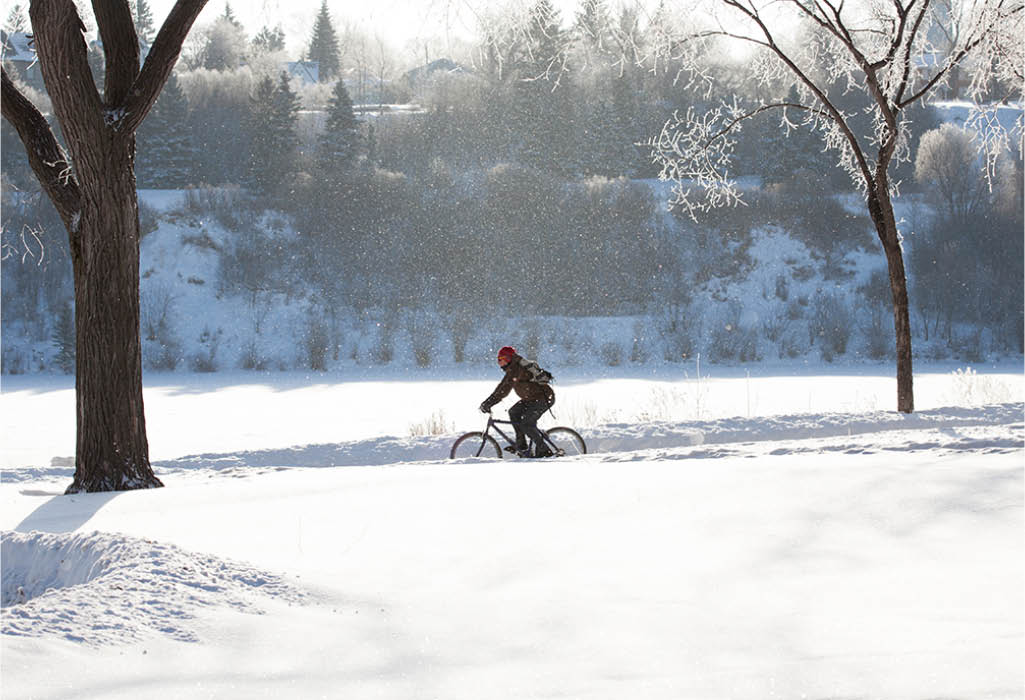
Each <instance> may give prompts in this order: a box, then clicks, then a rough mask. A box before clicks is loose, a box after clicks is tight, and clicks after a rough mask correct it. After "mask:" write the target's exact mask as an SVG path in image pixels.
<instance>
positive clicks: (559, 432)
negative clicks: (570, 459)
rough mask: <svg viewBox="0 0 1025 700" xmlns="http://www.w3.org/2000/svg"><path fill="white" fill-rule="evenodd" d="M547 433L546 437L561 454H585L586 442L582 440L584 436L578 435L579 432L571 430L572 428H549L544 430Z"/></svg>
mask: <svg viewBox="0 0 1025 700" xmlns="http://www.w3.org/2000/svg"><path fill="white" fill-rule="evenodd" d="M545 432H546V433H548V439H549V440H551V441H552V444H553V445H555V447H556V449H557V450H561V451H562V452H563V454H567V455H584V454H587V444H586V443H585V442H584V438H582V437H580V433H578V432H577V431H575V430H573V428H566V427H561V426H560V427H558V428H551V429H549V430H546V431H545Z"/></svg>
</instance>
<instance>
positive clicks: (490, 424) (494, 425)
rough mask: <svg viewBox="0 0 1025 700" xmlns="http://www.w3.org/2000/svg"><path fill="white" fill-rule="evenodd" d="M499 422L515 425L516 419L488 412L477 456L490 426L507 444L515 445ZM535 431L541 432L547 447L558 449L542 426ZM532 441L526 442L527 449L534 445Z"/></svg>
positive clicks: (482, 448)
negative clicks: (500, 416) (496, 416)
mask: <svg viewBox="0 0 1025 700" xmlns="http://www.w3.org/2000/svg"><path fill="white" fill-rule="evenodd" d="M499 423H502V424H504V425H516V421H511V420H502V419H500V418H495V417H494V416H493V415H491V414H490V413H488V424H487V425H486V426H485V427H484V431H483V435H482V438H483V439H482V440H481V441H480V448H479V449H478V450H477V456H478V457H480V453H481V452H483V451H484V445H486V444H487V437H488V434H489V433H490V432H491V429H492V428H494V429H495V432H496V433H498V434H499V435H501V436H502V438H503V439H504V440H505V441H506V443H507V444H509V445H513V446H515V445H516V439H515V438H510V437H509V436H508V435H506V434H505V431H504V430H502V429H501V428H499V427H498V424H499ZM537 431H538V432H539V433H541V439H542V440H544V442H545V443H547V444H548V446H549V447H550V448H551V449H552V450H557V449H558V447H556V445H555V443H554V442H552V441H551V440H550V439H549V437H548V433H547V432H546V431H545V430H544V429H542V428H538V429H537ZM528 440H529V438H528ZM532 443H533V440H530V441H529V442H528V447H527V449H528V450H529V449H530V448H531V447H534V446H533V445H532ZM534 449H537V448H536V447H534Z"/></svg>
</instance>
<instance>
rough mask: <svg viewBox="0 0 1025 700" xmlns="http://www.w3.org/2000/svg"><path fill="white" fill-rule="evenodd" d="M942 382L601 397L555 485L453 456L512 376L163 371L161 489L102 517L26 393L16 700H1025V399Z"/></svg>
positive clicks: (9, 595)
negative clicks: (486, 398) (479, 408)
mask: <svg viewBox="0 0 1025 700" xmlns="http://www.w3.org/2000/svg"><path fill="white" fill-rule="evenodd" d="M822 369H826V370H828V369H830V368H822ZM921 370H922V371H921V375H920V377H919V378H918V382H917V384H916V387H917V388H918V389H919V394H920V397H921V398H920V403H921V405H922V410H921V411H919V412H918V413H916V414H914V415H911V416H903V415H900V414H896V413H892V412H889V411H886V410H880V409H882V408H883V407H885V406H887V405H888V404H889V402H890V401H891V400H892V396H891V393H892V391H893V379H892V378H891V377H888V376H887V375H886V374H885V373H880V372H873V371H868V370H866V371H863V372H861V373H859V374H857V375H844V374H842V373H836V372H829V371H825V372H815V371H814V370H813V371H810V372H809V373H807V374H806V375H804V376H786V375H780V374H778V373H776V374H773V373H771V372H765V374H756V375H755V376H754V377H749V376H747V373H733V374H732V375H726V376H719V375H716V374H714V373H703V374H701V375H700V377H699V376H691V377H687V376H680V375H677V376H675V377H673V376H668V375H662V376H648V377H635V378H629V377H623V376H620V377H614V376H602V375H601V373H592V374H590V375H588V374H585V373H578V374H576V375H575V376H569V377H566V378H565V380H564V381H562V382H560V383H559V384H557V388H558V391H559V404H558V405H557V411H556V412H557V417H556V419H555V421H554V422H557V423H561V424H571V425H576V426H577V427H579V428H580V429H581V432H582V433H583V434H584V436H585V438H586V439H587V440H588V442H589V444H590V446H591V453H590V454H588V455H584V456H580V457H573V458H563V459H559V460H543V461H538V462H531V461H525V460H508V459H506V460H483V461H480V460H466V461H455V462H453V461H450V460H446V459H444V454H445V452H446V450H447V446H448V444H449V443H450V442H451V440H452V439H453V437H454V436H455V435H456V434H458V433H459V432H460V431H462V430H469V429H474V428H477V427H479V426H480V424H481V418H480V414H478V413H475V412H474V409H473V406H474V405H475V403H476V402H479V398H480V397H481V396H483V395H485V394H486V393H487V392H488V391H489V390H490V388H491V387H492V385H493V384H494V381H495V380H496V379H497V378H496V377H493V376H491V374H492V373H489V372H486V371H485V372H478V373H476V376H462V377H459V376H451V377H447V378H444V379H443V380H442V381H438V380H436V379H435V378H433V377H432V378H425V377H420V378H414V377H410V376H405V377H401V379H399V378H398V377H396V376H392V377H390V378H389V377H387V376H377V377H373V376H370V377H365V378H364V379H363V380H362V381H351V382H346V383H344V384H338V383H332V382H326V381H324V380H323V379H315V378H314V377H304V376H300V375H294V374H291V373H284V374H282V373H255V374H254V373H247V374H246V375H243V376H249V377H253V378H258V379H259V381H258V382H250V383H247V384H235V383H233V382H232V378H223V379H221V380H218V379H217V375H182V374H168V375H164V377H163V379H162V380H161V381H158V382H156V385H155V386H150V387H148V388H147V406H148V412H147V419H148V424H149V426H150V427H151V435H152V438H151V444H152V448H153V449H152V453H153V458H154V461H155V468H156V471H157V473H158V475H159V476H160V477H161V479H163V481H164V483H165V484H166V488H164V489H157V490H153V491H145V492H125V493H118V494H90V495H75V496H63V495H60V494H61V493H62V490H63V487H64V486H66V484H67V483H68V481H69V479H70V473H71V468H70V466H68V464H67V462H66V460H65V459H64V458H63V456H64V455H67V454H69V453H68V452H67V449H68V445H69V438H70V444H71V445H73V435H71V436H69V435H68V434H67V432H66V429H65V425H64V424H65V423H68V422H71V421H64V420H58V419H57V418H58V417H59V416H61V415H67V416H70V415H73V406H74V397H73V391H72V390H71V387H70V386H69V385H68V383H67V381H66V380H64V379H63V378H59V377H39V376H36V377H30V376H26V377H15V378H12V380H13V382H14V383H13V384H11V383H7V384H5V390H4V395H3V399H2V400H3V409H4V417H3V421H4V432H5V435H6V436H9V438H5V441H4V447H3V451H2V454H3V462H2V464H3V466H4V470H3V472H2V477H3V479H2V484H0V529H2V530H3V535H2V537H3V540H2V558H3V585H2V593H3V609H2V628H0V631H2V635H0V645H2V652H3V666H2V673H3V695H4V698H5V700H7V699H8V698H10V699H11V700H14V699H22V698H25V699H28V698H32V699H33V700H37V699H41V698H69V699H70V698H75V700H79V699H81V698H104V699H107V698H133V699H135V698H154V699H155V698H161V699H162V698H166V697H190V698H240V699H241V698H246V699H248V698H259V697H377V698H397V699H399V698H401V699H405V698H412V697H444V698H453V699H459V698H467V699H471V698H472V699H474V700H477V699H479V698H481V697H489V698H509V699H510V700H511V699H514V698H524V697H537V698H554V697H572V698H581V699H586V698H594V699H596V700H604V699H606V698H610V697H617V698H646V699H647V698H651V699H666V700H679V699H681V698H693V699H695V700H698V699H704V698H723V697H732V698H750V699H752V700H762V699H764V698H768V697H785V698H798V697H901V698H923V699H924V698H936V697H959V698H967V699H980V700H981V699H982V698H988V699H990V698H1017V697H1020V696H1021V690H1022V687H1023V682H1025V679H1023V674H1022V666H1021V655H1022V651H1023V644H1025V641H1023V640H1025V636H1023V635H1025V626H1023V622H1022V621H1023V619H1025V608H1023V590H1025V542H1023V529H1022V518H1023V511H1022V508H1023V502H1022V501H1023V473H1025V472H1023V469H1022V464H1023V457H1025V425H1023V417H1025V403H1023V402H1022V398H1023V396H1025V377H1023V376H1022V373H1021V368H1020V366H1016V365H1008V366H1004V367H1003V368H982V369H979V370H978V371H975V370H971V371H965V370H960V371H956V372H952V371H950V370H949V368H942V367H937V368H929V367H922V368H921ZM202 377H206V378H202ZM183 379H187V380H184V381H183ZM311 380H312V381H311ZM474 399H476V401H474ZM800 404H803V406H802V405H800ZM854 404H860V407H855V406H854ZM876 404H879V405H878V406H876ZM507 406H508V401H507V402H506V403H505V404H503V407H507ZM617 408H618V409H620V410H619V413H618V415H617V416H616V418H618V420H617V419H613V420H609V419H610V418H613V412H614V411H616V410H617ZM432 411H433V412H434V413H432ZM606 411H607V413H605V412H606ZM639 414H644V415H643V416H641V415H639ZM43 416H48V417H49V418H48V419H44V418H43ZM549 424H551V422H549ZM42 426H46V429H43V428H42ZM432 427H434V428H437V429H438V430H440V434H432V433H433V432H434V431H432V430H431V429H430V428H432ZM332 436H333V437H332Z"/></svg>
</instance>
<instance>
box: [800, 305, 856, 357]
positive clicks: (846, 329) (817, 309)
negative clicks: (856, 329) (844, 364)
mask: <svg viewBox="0 0 1025 700" xmlns="http://www.w3.org/2000/svg"><path fill="white" fill-rule="evenodd" d="M853 322H854V313H853V311H851V307H850V305H849V304H848V303H847V302H846V301H845V300H844V299H843V298H842V297H840V296H839V295H837V294H832V293H829V292H819V294H818V295H817V296H816V297H815V301H814V311H813V313H812V318H811V321H810V323H809V325H808V329H809V333H810V334H811V340H812V342H813V343H815V342H818V344H819V352H820V353H821V355H822V359H823V360H825V361H826V362H832V361H833V360H834V359H835V358H836V357H837V356H838V355H844V354H846V353H847V345H848V343H849V342H850V340H851V328H852V326H853Z"/></svg>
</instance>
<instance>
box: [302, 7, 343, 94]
mask: <svg viewBox="0 0 1025 700" xmlns="http://www.w3.org/2000/svg"><path fill="white" fill-rule="evenodd" d="M306 57H307V58H308V59H309V60H311V61H316V62H317V63H318V64H319V66H320V67H319V73H318V75H319V76H320V80H321V81H328V80H333V79H334V78H336V77H338V74H339V72H340V70H341V52H340V51H339V48H338V34H337V33H336V32H335V28H334V24H333V23H332V21H331V13H330V12H328V9H327V0H324V1H323V2H322V3H321V5H320V12H318V13H317V19H315V20H314V21H313V36H312V37H310V46H309V48H308V49H307V50H306Z"/></svg>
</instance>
